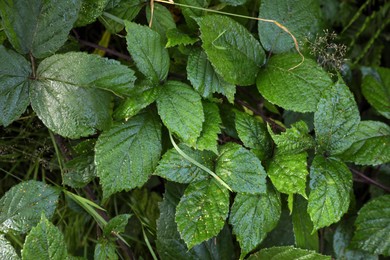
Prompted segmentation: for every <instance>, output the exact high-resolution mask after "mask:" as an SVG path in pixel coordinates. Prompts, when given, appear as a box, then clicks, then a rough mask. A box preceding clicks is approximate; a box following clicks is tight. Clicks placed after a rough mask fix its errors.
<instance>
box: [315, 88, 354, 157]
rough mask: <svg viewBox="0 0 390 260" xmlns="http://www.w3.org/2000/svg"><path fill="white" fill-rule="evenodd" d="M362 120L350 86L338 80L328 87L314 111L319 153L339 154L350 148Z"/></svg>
mask: <svg viewBox="0 0 390 260" xmlns="http://www.w3.org/2000/svg"><path fill="white" fill-rule="evenodd" d="M359 122H360V114H359V110H358V108H357V105H356V102H355V99H354V97H353V94H352V93H351V91H349V89H348V87H347V86H346V85H345V84H344V83H341V82H337V83H336V84H334V85H332V86H331V87H329V88H328V89H326V90H325V91H324V92H323V94H322V97H321V99H320V101H319V102H318V106H317V111H316V112H315V113H314V127H315V131H316V142H317V153H322V152H327V153H328V154H330V155H332V154H337V153H341V152H343V151H345V150H346V149H348V147H349V146H351V144H352V140H350V138H348V136H350V135H352V134H353V133H354V132H355V131H356V130H357V127H358V125H359Z"/></svg>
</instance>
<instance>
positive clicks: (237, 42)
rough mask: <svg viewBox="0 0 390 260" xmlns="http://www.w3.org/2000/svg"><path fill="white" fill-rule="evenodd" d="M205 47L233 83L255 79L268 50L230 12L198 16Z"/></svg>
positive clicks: (220, 69) (222, 75) (226, 78)
mask: <svg viewBox="0 0 390 260" xmlns="http://www.w3.org/2000/svg"><path fill="white" fill-rule="evenodd" d="M198 23H199V26H200V31H201V36H200V37H201V39H202V41H203V45H202V47H203V49H204V50H205V52H206V54H207V57H208V59H209V60H210V62H211V64H212V65H213V66H214V68H215V70H216V72H217V73H218V74H219V75H221V77H222V78H223V79H224V80H226V81H227V82H229V83H232V84H237V85H243V86H247V85H251V84H253V83H255V80H256V76H257V73H258V72H259V68H260V67H261V66H262V65H263V64H264V61H265V53H264V50H263V49H262V48H261V46H260V43H259V42H258V41H257V40H256V39H255V38H254V37H253V36H252V35H251V34H250V32H249V31H248V30H247V29H246V28H245V27H244V26H242V25H241V24H239V23H238V22H236V21H234V20H233V19H231V18H229V17H227V16H221V15H208V16H204V17H202V18H199V19H198Z"/></svg>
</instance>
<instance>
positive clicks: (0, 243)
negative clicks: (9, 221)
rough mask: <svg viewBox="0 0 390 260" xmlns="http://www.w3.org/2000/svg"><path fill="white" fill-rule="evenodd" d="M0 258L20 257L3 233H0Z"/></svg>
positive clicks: (13, 259)
mask: <svg viewBox="0 0 390 260" xmlns="http://www.w3.org/2000/svg"><path fill="white" fill-rule="evenodd" d="M0 258H1V259H10V260H18V259H20V257H19V256H18V254H17V253H16V251H15V249H14V248H13V247H12V245H11V243H10V242H9V241H8V240H7V239H6V238H5V236H4V235H0Z"/></svg>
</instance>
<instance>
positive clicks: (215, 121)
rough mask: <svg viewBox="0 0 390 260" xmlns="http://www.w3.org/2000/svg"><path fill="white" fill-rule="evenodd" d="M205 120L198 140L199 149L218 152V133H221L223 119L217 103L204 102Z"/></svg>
mask: <svg viewBox="0 0 390 260" xmlns="http://www.w3.org/2000/svg"><path fill="white" fill-rule="evenodd" d="M203 110H204V122H203V127H202V132H201V133H200V136H199V138H198V140H197V141H196V148H197V149H198V150H209V151H212V152H214V153H215V154H218V148H217V145H218V134H220V133H221V128H220V126H221V125H222V119H221V116H220V115H219V108H218V106H217V104H215V103H210V102H203Z"/></svg>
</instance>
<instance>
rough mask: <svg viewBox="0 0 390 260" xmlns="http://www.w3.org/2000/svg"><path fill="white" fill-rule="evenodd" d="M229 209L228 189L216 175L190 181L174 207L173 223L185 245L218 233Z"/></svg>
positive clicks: (190, 246) (198, 241)
mask: <svg viewBox="0 0 390 260" xmlns="http://www.w3.org/2000/svg"><path fill="white" fill-rule="evenodd" d="M228 213H229V192H228V190H227V189H224V188H222V187H221V186H220V185H219V183H218V182H217V181H216V180H215V179H213V178H212V179H207V180H203V181H200V182H196V183H191V184H190V185H189V186H188V187H187V189H186V191H185V193H184V195H183V197H182V198H181V199H180V202H179V204H178V205H177V208H176V223H177V227H178V230H179V233H180V236H181V238H182V239H183V240H184V241H185V243H186V244H187V246H188V248H189V249H191V248H192V247H194V246H195V245H197V244H199V243H201V242H203V241H205V240H208V239H210V238H212V237H213V236H216V235H218V233H219V232H220V231H221V230H222V228H223V226H224V224H225V219H226V218H227V216H228Z"/></svg>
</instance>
